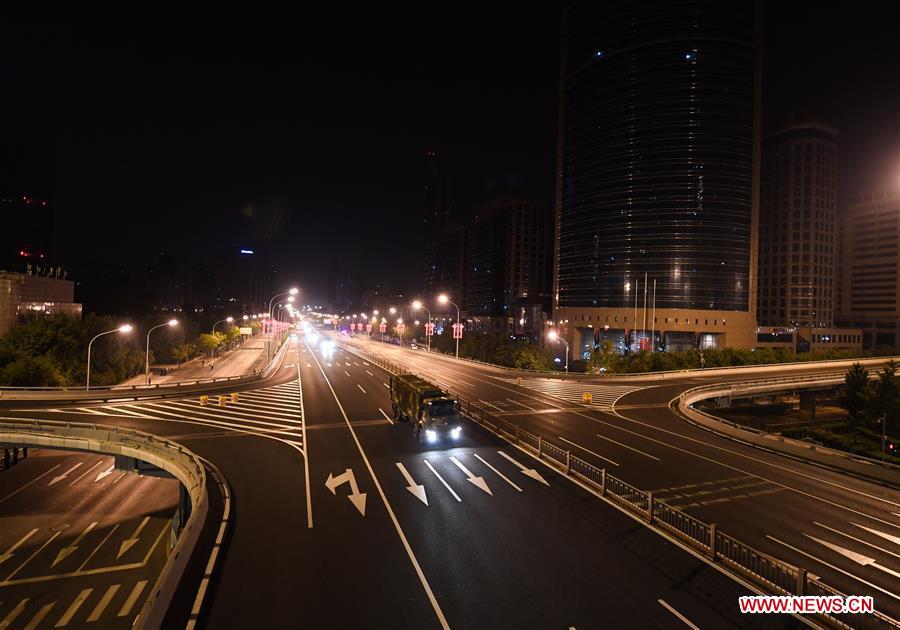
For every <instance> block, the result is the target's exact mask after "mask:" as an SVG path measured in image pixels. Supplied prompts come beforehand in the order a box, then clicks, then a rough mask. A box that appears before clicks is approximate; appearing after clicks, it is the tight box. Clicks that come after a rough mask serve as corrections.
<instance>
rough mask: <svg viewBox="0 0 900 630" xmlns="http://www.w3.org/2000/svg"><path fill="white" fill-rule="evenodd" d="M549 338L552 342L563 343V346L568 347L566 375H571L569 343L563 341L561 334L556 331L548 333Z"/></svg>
mask: <svg viewBox="0 0 900 630" xmlns="http://www.w3.org/2000/svg"><path fill="white" fill-rule="evenodd" d="M547 338H548V339H550V341H562V342H563V344H564V345H565V346H566V374H568V373H569V342H568V341H566V340H565V339H563V338H562V337H560V335H559V333H557V332H556V331H555V330H551V331H550V332H548V333H547Z"/></svg>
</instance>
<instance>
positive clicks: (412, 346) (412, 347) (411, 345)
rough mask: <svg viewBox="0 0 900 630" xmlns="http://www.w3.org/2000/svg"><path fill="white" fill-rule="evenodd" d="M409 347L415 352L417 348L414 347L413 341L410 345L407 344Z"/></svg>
mask: <svg viewBox="0 0 900 630" xmlns="http://www.w3.org/2000/svg"><path fill="white" fill-rule="evenodd" d="M409 347H410V348H411V349H413V350H416V349H417V348H418V347H419V346H417V345H416V342H415V341H413V342H412V343H411V344H409Z"/></svg>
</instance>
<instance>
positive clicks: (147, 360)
mask: <svg viewBox="0 0 900 630" xmlns="http://www.w3.org/2000/svg"><path fill="white" fill-rule="evenodd" d="M244 317H245V318H246V315H245V316H244ZM177 325H178V320H177V319H170V320H169V321H167V322H166V323H165V324H160V325H159V326H154V327H153V328H151V329H150V330H148V331H147V354H146V355H145V357H144V376H146V377H147V385H149V384H150V333H152V332H153V331H154V330H156V329H157V328H165V327H166V326H169V327H172V326H177Z"/></svg>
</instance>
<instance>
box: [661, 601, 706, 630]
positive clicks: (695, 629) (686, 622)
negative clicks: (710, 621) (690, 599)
mask: <svg viewBox="0 0 900 630" xmlns="http://www.w3.org/2000/svg"><path fill="white" fill-rule="evenodd" d="M656 602H657V603H658V604H659V605H660V606H662V607H663V608H665V609H666V610H668V611H669V612H670V613H672V614H673V615H675V617H676V618H677V619H678V620H679V621H680V622H682V623H683V624H684V625H686V626H687V627H688V628H691V629H692V630H700V628H698V627H697V626H696V625H694V624H693V623H691V621H690V620H689V619H688V618H687V617H685V616H684V615H682V614H681V613H680V612H678V611H677V610H675V609H674V608H672V606H670V605H669V604H668V602H666V600H664V599H657V600H656Z"/></svg>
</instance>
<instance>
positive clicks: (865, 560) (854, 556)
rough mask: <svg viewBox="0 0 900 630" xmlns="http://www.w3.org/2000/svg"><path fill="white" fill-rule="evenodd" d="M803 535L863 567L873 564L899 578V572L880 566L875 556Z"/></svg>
mask: <svg viewBox="0 0 900 630" xmlns="http://www.w3.org/2000/svg"><path fill="white" fill-rule="evenodd" d="M803 535H804V536H806V537H807V538H810V539H812V540H815V541H816V542H817V543H819V544H820V545H825V546H826V547H828V548H829V549H831V550H832V551H835V552H837V553H839V554H841V555H842V556H846V557H847V558H850V559H851V560H853V561H854V562H856V563H857V564H861V565H862V566H864V567H865V566H873V567H875V568H876V569H879V570H881V571H884V572H885V573H889V574H890V575H893V576H895V577H898V578H900V573H897V572H896V571H894V570H893V569H888V568H887V567H883V566H881V565H880V564H878V562H876V561H875V558H870V557H869V556H865V555H863V554H861V553H857V552H855V551H851V550H850V549H844V548H843V547H840V546H838V545H835V544H834V543H830V542H827V541H825V540H821V539H819V538H816V537H815V536H810V535H809V534H803Z"/></svg>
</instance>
